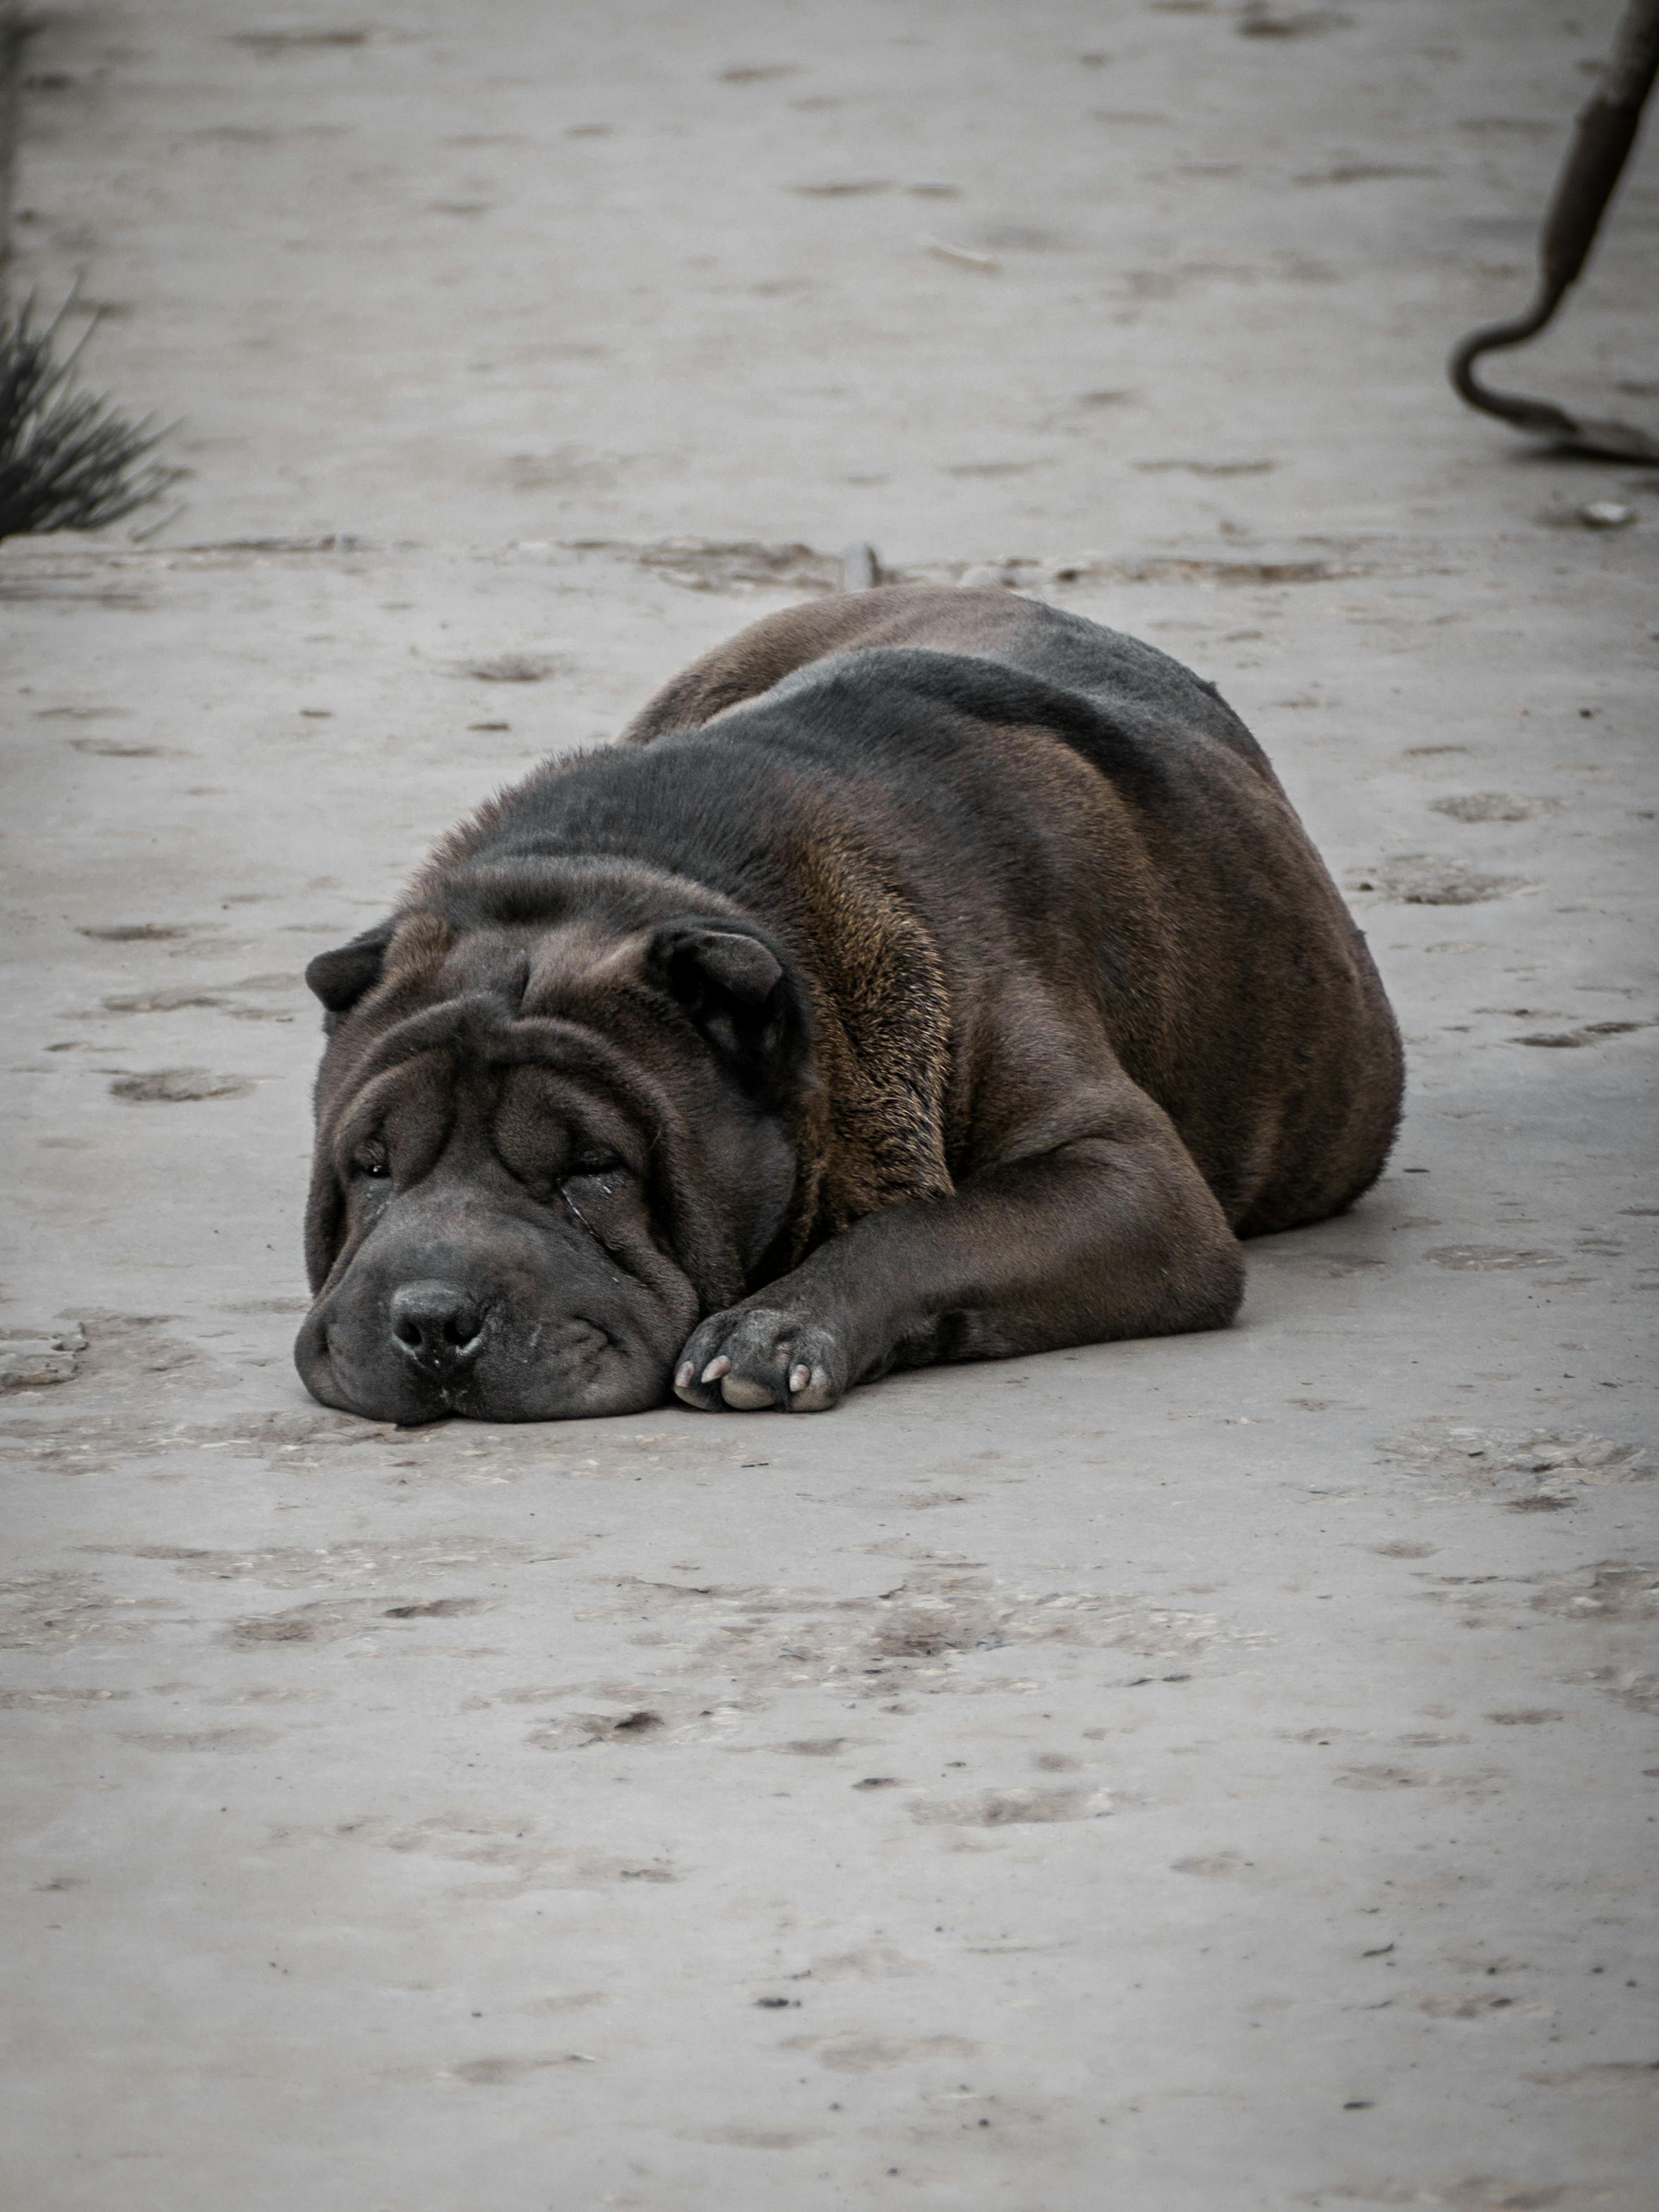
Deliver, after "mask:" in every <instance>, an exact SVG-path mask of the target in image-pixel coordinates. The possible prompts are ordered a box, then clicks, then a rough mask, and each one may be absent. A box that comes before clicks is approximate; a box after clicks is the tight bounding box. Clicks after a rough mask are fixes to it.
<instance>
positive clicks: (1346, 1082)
mask: <svg viewBox="0 0 1659 2212" xmlns="http://www.w3.org/2000/svg"><path fill="white" fill-rule="evenodd" d="M307 981H309V983H310V986H311V988H312V989H313V992H314V993H315V994H316V995H317V997H318V998H319V1000H321V1001H322V1003H323V1006H324V1007H325V1009H326V1024H325V1025H326V1029H327V1032H328V1037H327V1044H326V1048H325V1053H324V1057H323V1062H322V1067H321V1072H320V1074H319V1079H318V1086H317V1140H316V1159H315V1168H314V1173H313V1181H312V1187H311V1195H310V1200H309V1206H308V1210H307V1223H306V1243H307V1260H308V1263H309V1267H310V1274H311V1282H312V1287H313V1291H314V1292H315V1303H314V1304H313V1307H312V1309H311V1310H310V1313H309V1316H308V1317H307V1320H306V1322H305V1324H304V1326H303V1328H301V1332H300V1337H299V1342H298V1345H297V1347H296V1358H297V1361H298V1364H299V1370H300V1373H301V1376H303V1378H304V1380H305V1382H306V1383H307V1386H308V1387H309V1389H311V1390H312V1391H313V1394H314V1395H316V1396H317V1397H318V1398H319V1399H321V1400H322V1401H323V1402H324V1403H325V1405H330V1406H337V1407H345V1408H346V1409H348V1410H349V1411H351V1412H354V1413H362V1414H367V1415H368V1416H369V1417H371V1418H372V1419H377V1420H384V1421H394V1422H399V1423H410V1424H414V1423H421V1422H426V1421H431V1420H435V1419H439V1418H441V1416H443V1415H445V1414H449V1413H459V1414H463V1415H467V1416H470V1417H472V1418H474V1419H484V1420H489V1421H513V1420H518V1421H536V1420H554V1419H561V1418H563V1417H567V1416H576V1415H592V1414H600V1413H637V1412H639V1411H641V1410H642V1409H643V1408H645V1407H648V1406H652V1405H654V1404H656V1403H658V1402H659V1401H661V1400H662V1399H664V1398H665V1396H666V1395H667V1394H668V1392H669V1391H670V1389H672V1391H673V1392H674V1393H675V1394H676V1395H678V1397H680V1398H681V1399H683V1400H684V1401H685V1403H686V1404H687V1405H690V1406H696V1407H740V1408H743V1409H744V1410H748V1409H751V1408H756V1407H781V1408H785V1409H787V1411H789V1412H792V1413H818V1412H822V1411H823V1409H824V1408H826V1407H832V1406H835V1405H836V1404H837V1403H838V1402H839V1401H841V1400H842V1398H844V1397H845V1396H846V1395H847V1393H848V1391H849V1390H851V1389H854V1386H855V1385H856V1384H859V1383H868V1382H870V1381H871V1380H872V1378H874V1377H875V1376H880V1375H884V1374H885V1373H886V1372H888V1370H890V1369H892V1368H895V1367H914V1366H920V1365H924V1364H927V1363H929V1362H931V1361H934V1360H961V1359H997V1358H1009V1357H1011V1356H1013V1355H1017V1354H1021V1353H1026V1352H1046V1351H1048V1350H1050V1349H1052V1348H1054V1347H1056V1346H1062V1345H1078V1344H1092V1343H1097V1342H1101V1341H1103V1340H1107V1339H1110V1338H1115V1337H1133V1336H1148V1335H1157V1334H1164V1333H1166V1332H1170V1331H1175V1330H1182V1329H1209V1328H1222V1327H1224V1326H1225V1324H1226V1323H1227V1322H1230V1321H1231V1319H1232V1318H1233V1316H1234V1314H1235V1313H1236V1312H1237V1308H1238V1304H1239V1300H1240V1297H1241V1294H1242V1291H1243V1281H1244V1261H1243V1253H1242V1252H1241V1250H1240V1245H1239V1240H1240V1239H1241V1238H1243V1237H1257V1236H1261V1235H1264V1234H1267V1233H1270V1232H1271V1231H1275V1230H1284V1229H1294V1228H1296V1227H1297V1226H1298V1225H1302V1224H1304V1223H1307V1222H1313V1221H1321V1220H1323V1219H1324V1218H1326V1217H1327V1216H1328V1215H1329V1214H1334V1213H1338V1212H1340V1211H1341V1210H1342V1209H1343V1208H1344V1207H1345V1206H1350V1205H1352V1203H1353V1201H1354V1200H1355V1199H1356V1198H1358V1196H1359V1194H1360V1193H1361V1192H1362V1191H1364V1189H1365V1188H1367V1186H1368V1185H1369V1184H1370V1183H1371V1182H1374V1181H1375V1179H1376V1176H1377V1175H1378V1173H1379V1172H1380V1170H1381V1169H1382V1166H1383V1161H1384V1158H1386V1156H1387V1153H1388V1150H1389V1144H1390V1142H1391V1140H1392V1138H1393V1134H1394V1131H1395V1122H1396V1120H1397V1117H1398V1114H1399V1108H1400V1097H1401V1051H1400V1040H1399V1035H1398V1032H1397V1030H1396V1029H1395V1023H1394V1019H1393V1017H1392V1015H1391V1013H1390V1012H1389V1004H1388V1000H1387V999H1386V998H1385V996H1384V994H1383V987H1382V985H1381V983H1380V981H1378V978H1377V975H1376V969H1375V968H1374V967H1373V966H1372V964H1371V961H1370V956H1369V955H1368V953H1367V951H1366V949H1365V945H1364V939H1362V938H1361V936H1360V934H1359V933H1358V930H1357V929H1356V928H1355V927H1354V925H1353V923H1352V921H1351V919H1350V918H1349V915H1348V914H1347V912H1346V908H1344V906H1343V904H1342V902H1341V899H1340V897H1339V896H1338V894H1337V892H1336V890H1335V888H1334V885H1333V884H1332V882H1331V879H1330V878H1329V877H1328V874H1327V873H1326V872H1325V869H1324V867H1323V866H1322V864H1321V861H1320V860H1319V857H1318V855H1317V854H1316V852H1315V850H1314V848H1313V846H1312V844H1311V843H1310V841H1309V838H1308V836H1307V834H1306V832H1305V831H1304V829H1303V827H1302V824H1301V823H1300V821H1299V820H1298V819H1297V815H1296V812H1295V810H1294V809H1293V808H1292V806H1291V803H1290V801H1289V799H1287V798H1286V797H1285V793H1284V791H1283V790H1282V789H1281V788H1280V786H1279V781H1278V780H1277V778H1276V777H1275V776H1274V775H1273V770H1272V769H1271V768H1270V767H1269V765H1268V763H1267V759H1266V757H1265V756H1264V755H1263V753H1262V752H1261V748H1260V747H1259V746H1258V745H1257V744H1255V740H1254V739H1253V738H1251V736H1250V733H1249V731H1248V730H1247V729H1246V728H1245V727H1244V726H1243V723H1242V722H1241V721H1240V720H1238V718H1237V715H1235V714H1233V713H1232V712H1231V710H1230V709H1229V708H1227V707H1226V706H1225V704H1224V702H1222V700H1221V699H1220V697H1219V696H1218V694H1217V692H1216V691H1215V690H1214V688H1213V687H1212V685H1210V684H1206V683H1204V682H1202V681H1200V678H1198V677H1196V676H1194V675H1193V674H1192V673H1191V672H1190V671H1188V670H1187V669H1185V668H1183V667H1182V666H1181V665H1179V664H1178V663H1176V661H1173V660H1171V659H1168V658H1167V657H1166V656H1165V655H1164V654H1163V653H1159V652H1157V651H1155V650H1154V649H1153V648H1152V647H1150V646H1146V645H1142V644H1139V643H1138V642H1136V641H1134V640H1133V639H1132V638H1129V637H1126V636H1122V635H1119V634H1117V633H1116V632H1115V631H1112V630H1109V629H1102V628H1100V627H1099V626H1098V625H1097V624H1096V623H1091V622H1086V621H1085V620H1083V619H1081V618H1080V617H1078V616H1075V615H1073V614H1069V613H1065V612H1062V611H1057V610H1056V609H1054V608H1053V607H1050V606H1046V605H1041V604H1038V603H1036V602H1034V601H1032V600H1029V599H1020V598H1018V597H1015V596H1014V595H1013V594H1012V593H1009V592H1003V591H986V592H980V591H969V590H951V589H943V588H941V589H933V588H902V587H900V588H890V589H878V590H873V591H868V592H858V593H855V594H850V595H848V596H844V597H837V598H833V599H823V600H819V601H817V602H815V603H813V604H811V605H807V606H804V607H799V608H796V609H793V610H791V611H788V612H786V613H782V614H777V615H773V616H769V617H768V618H767V619H766V620H764V621H763V622H760V623H756V624H755V625H754V626H753V627H752V628H750V629H746V630H744V632H743V633H742V634H741V635H739V636H738V637H736V638H734V639H733V640H732V641H731V643H729V644H727V645H725V646H722V647H720V648H719V650H717V651H715V652H714V653H709V654H708V655H707V656H706V657H705V658H704V659H702V660H700V661H698V662H697V663H696V665H694V666H693V667H691V668H690V669H688V670H687V671H685V673H684V675H682V676H679V677H678V678H675V679H674V681H673V682H671V684H669V685H668V686H667V688H666V689H665V690H663V691H661V692H659V694H658V696H657V697H656V698H655V699H654V700H653V701H652V702H651V704H650V705H649V706H647V708H646V709H645V710H644V712H643V713H642V714H641V715H640V717H639V718H638V720H636V721H635V723H634V724H633V725H632V726H631V727H630V728H629V729H628V730H627V731H626V732H624V734H623V737H622V738H621V739H620V740H619V741H618V742H617V743H616V744H611V745H608V746H604V747H600V748H598V749H596V750H590V751H586V752H580V753H575V754H572V755H569V756H568V757H562V758H559V759H554V760H550V761H548V762H546V763H544V765H543V766H541V767H540V768H538V769H536V770H535V772H534V773H533V774H532V775H530V776H529V777H528V778H527V779H526V781H524V782H522V783H520V784H519V785H517V786H516V787H514V788H513V789H512V790H509V791H507V792H505V793H502V794H501V795H500V796H499V797H497V798H495V799H490V800H489V801H488V802H487V803H486V804H485V805H483V807H481V808H480V809H479V811H478V812H477V814H476V815H474V816H473V817H472V818H471V821H469V822H467V823H465V824H464V825H463V826H462V827H461V828H459V829H456V830H454V831H453V832H452V833H451V834H450V835H449V836H447V837H446V838H445V839H444V840H443V842H441V844H440V845H439V846H438V847H437V848H436V850H435V852H434V854H432V856H431V858H430V859H429V860H428V861H427V863H426V865H425V866H424V867H422V870H421V871H420V872H419V873H418V874H417V875H416V878H415V879H414V881H413V884H411V886H410V890H409V893H408V896H407V897H406V898H405V899H404V902H403V903H402V904H401V905H400V906H399V908H398V911H397V912H396V913H395V914H393V915H390V916H389V917H388V918H387V919H386V921H383V922H382V923H380V926H379V927H375V928H373V929H370V930H368V931H366V932H365V933H363V934H362V936H360V937H357V938H355V939H353V940H352V941H351V942H350V943H349V944H348V945H342V946H341V947H340V948H339V949H338V950H337V951H331V952H325V953H323V954H321V955H320V956H319V957H318V958H317V959H315V960H313V962H312V963H311V966H310V968H309V969H308V970H307Z"/></svg>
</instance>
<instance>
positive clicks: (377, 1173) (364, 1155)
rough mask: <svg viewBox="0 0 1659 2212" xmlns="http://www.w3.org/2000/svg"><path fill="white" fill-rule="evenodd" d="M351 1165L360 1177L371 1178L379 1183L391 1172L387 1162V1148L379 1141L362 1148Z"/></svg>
mask: <svg viewBox="0 0 1659 2212" xmlns="http://www.w3.org/2000/svg"><path fill="white" fill-rule="evenodd" d="M351 1164H352V1166H353V1167H355V1168H356V1170H357V1172H358V1174H359V1175H362V1176H373V1177H374V1178H375V1179H376V1180H377V1181H378V1180H379V1179H380V1177H382V1176H386V1175H387V1174H389V1173H390V1171H391V1170H390V1168H389V1166H388V1164H387V1161H386V1146H384V1145H382V1144H380V1143H379V1142H378V1141H377V1142H375V1143H374V1144H369V1145H363V1146H360V1147H359V1149H358V1151H357V1152H356V1156H355V1157H354V1158H353V1160H352V1163H351Z"/></svg>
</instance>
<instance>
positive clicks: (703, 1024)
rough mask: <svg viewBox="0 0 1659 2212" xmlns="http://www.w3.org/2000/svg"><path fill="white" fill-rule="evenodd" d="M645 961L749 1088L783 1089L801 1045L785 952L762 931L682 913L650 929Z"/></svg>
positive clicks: (798, 1002)
mask: <svg viewBox="0 0 1659 2212" xmlns="http://www.w3.org/2000/svg"><path fill="white" fill-rule="evenodd" d="M646 966H647V974H648V975H649V976H650V978H651V980H652V981H653V982H655V983H656V984H658V985H659V987H660V988H662V989H663V990H665V992H666V993H667V994H668V995H669V997H670V998H671V999H672V1000H674V1002H675V1004H676V1005H677V1006H678V1007H679V1009H680V1011H681V1012H682V1013H684V1015H685V1016H686V1017H687V1018H688V1019H689V1020H690V1021H692V1022H694V1023H695V1024H696V1026H697V1028H698V1029H700V1030H702V1034H703V1035H704V1036H706V1037H707V1038H708V1042H709V1043H710V1044H711V1045H713V1047H714V1049H715V1051H716V1052H717V1053H719V1054H720V1058H721V1059H722V1060H725V1061H726V1064H727V1065H728V1066H730V1067H731V1068H732V1070H733V1072H734V1073H736V1074H738V1076H739V1077H740V1078H741V1079H743V1081H744V1083H745V1084H746V1085H748V1086H749V1087H750V1088H751V1089H754V1090H758V1091H766V1092H772V1093H775V1092H776V1091H780V1090H781V1089H782V1088H783V1086H784V1085H786V1083H787V1080H788V1079H789V1077H790V1076H791V1075H792V1074H793V1072H794V1069H795V1067H796V1066H797V1065H798V1063H799V1060H800V1058H801V1055H802V1054H803V1053H804V1052H805V1048H806V1042H807V1015H806V1000H805V993H804V992H803V990H802V988H801V986H800V982H799V977H798V976H797V975H796V974H795V971H794V966H793V962H792V961H791V960H790V958H789V956H788V955H787V952H785V951H784V950H783V948H782V947H781V945H779V944H778V943H777V942H776V940H775V939H773V938H772V937H770V936H769V934H768V933H767V932H766V931H764V930H763V929H761V928H760V927H758V926H757V925H756V924H753V923H748V922H731V921H725V920H723V919H722V920H719V921H716V920H712V919H710V918H708V917H707V916H704V915H681V916H679V917H678V918H677V919H676V920H675V921H666V922H664V923H663V924H662V925H661V927H659V929H658V930H657V931H656V933H654V935H653V938H652V939H651V948H650V951H649V953H648V955H647V962H646Z"/></svg>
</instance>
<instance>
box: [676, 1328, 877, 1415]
mask: <svg viewBox="0 0 1659 2212" xmlns="http://www.w3.org/2000/svg"><path fill="white" fill-rule="evenodd" d="M851 1380H852V1374H851V1362H850V1360H849V1358H848V1352H847V1348H846V1346H845V1344H844V1342H843V1340H842V1337H841V1336H840V1334H838V1333H837V1332H836V1330H835V1329H833V1328H826V1327H825V1326H824V1324H823V1322H816V1321H809V1320H808V1319H807V1317H806V1316H805V1314H801V1313H787V1312H780V1311H779V1310H777V1309H776V1308H775V1307H771V1306H733V1307H732V1308H731V1309H730V1310H729V1311H728V1312H726V1313H720V1314H714V1315H711V1316H710V1317H709V1319H708V1320H707V1321H706V1322H703V1324H702V1328H699V1329H698V1330H697V1331H696V1334H694V1335H693V1336H692V1337H691V1339H690V1342H689V1343H688V1344H687V1345H686V1347H685V1349H684V1352H681V1354H680V1358H679V1364H678V1367H677V1368H676V1369H675V1370H674V1395H675V1396H676V1397H677V1398H680V1399H683V1400H684V1402H685V1404H687V1405H688V1406H699V1407H702V1408H703V1409H704V1411H707V1410H708V1409H709V1408H710V1407H715V1406H721V1405H724V1406H730V1407H735V1408H737V1409H738V1411H739V1412H743V1413H752V1412H754V1411H756V1410H757V1409H758V1408H760V1407H767V1406H780V1407H783V1408H784V1410H785V1411H786V1412H788V1413H825V1412H827V1411H828V1410H829V1407H831V1406H836V1405H839V1404H840V1402H841V1401H842V1399H843V1398H844V1397H845V1396H846V1395H847V1392H848V1387H849V1385H850V1383H851Z"/></svg>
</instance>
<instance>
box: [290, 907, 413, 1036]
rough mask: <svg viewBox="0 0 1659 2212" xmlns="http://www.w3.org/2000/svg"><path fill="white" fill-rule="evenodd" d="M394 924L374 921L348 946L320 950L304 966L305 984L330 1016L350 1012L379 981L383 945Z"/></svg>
mask: <svg viewBox="0 0 1659 2212" xmlns="http://www.w3.org/2000/svg"><path fill="white" fill-rule="evenodd" d="M397 926H398V925H397V923H396V922H395V921H377V922H376V923H375V925H374V928H373V929H366V930H364V932H363V933H362V936H361V937H354V938H353V939H352V940H351V942H350V944H349V945H336V947H335V948H334V950H333V951H332V952H319V954H318V955H317V957H316V958H315V959H314V960H313V962H312V963H311V964H310V966H309V967H308V968H307V969H306V981H307V984H308V985H309V986H310V987H311V989H312V991H313V993H314V994H315V995H316V996H317V997H318V998H319V999H320V1000H322V1002H323V1004H324V1006H325V1007H326V1008H327V1009H328V1012H329V1013H330V1014H331V1015H337V1014H343V1013H349V1012H350V1010H351V1008H352V1007H353V1006H356V1003H357V1001H358V1000H359V999H361V998H362V995H363V994H364V993H365V992H366V991H372V990H373V989H374V986H375V985H376V984H377V983H378V982H379V981H380V975H381V971H382V970H383V969H384V968H385V966H386V947H387V945H390V944H391V942H392V932H393V931H394V930H395V929H396V927H397Z"/></svg>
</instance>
